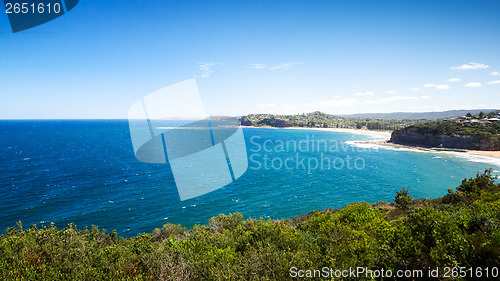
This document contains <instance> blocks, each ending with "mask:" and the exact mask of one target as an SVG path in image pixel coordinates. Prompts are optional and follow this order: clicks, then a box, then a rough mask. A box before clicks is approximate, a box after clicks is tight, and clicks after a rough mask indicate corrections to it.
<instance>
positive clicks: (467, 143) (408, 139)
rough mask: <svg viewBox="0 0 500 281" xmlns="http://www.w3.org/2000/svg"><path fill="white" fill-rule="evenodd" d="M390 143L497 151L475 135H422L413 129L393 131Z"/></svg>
mask: <svg viewBox="0 0 500 281" xmlns="http://www.w3.org/2000/svg"><path fill="white" fill-rule="evenodd" d="M390 141H391V142H393V143H397V144H403V145H414V146H423V147H444V148H459V149H475V150H499V149H498V147H495V145H494V144H493V143H492V141H491V140H490V139H488V138H480V137H478V136H475V135H460V134H449V135H445V134H433V133H422V132H419V131H418V130H417V128H414V127H408V128H405V129H402V130H396V131H394V132H393V133H392V135H391V140H390Z"/></svg>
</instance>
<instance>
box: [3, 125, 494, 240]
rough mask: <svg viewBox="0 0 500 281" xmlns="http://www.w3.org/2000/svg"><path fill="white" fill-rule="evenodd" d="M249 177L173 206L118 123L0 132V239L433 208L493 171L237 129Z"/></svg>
mask: <svg viewBox="0 0 500 281" xmlns="http://www.w3.org/2000/svg"><path fill="white" fill-rule="evenodd" d="M243 132H244V136H245V141H246V147H247V153H248V170H247V171H246V172H245V174H244V175H243V176H241V177H240V178H238V179H236V180H235V181H234V182H233V183H231V184H229V185H227V186H225V187H223V188H220V189H218V190H215V191H213V192H211V193H208V194H205V195H202V196H199V197H196V198H193V199H189V200H185V201H181V200H180V199H179V195H178V192H177V188H176V185H175V182H174V180H173V175H172V172H171V170H170V168H169V165H168V164H147V163H142V162H139V161H138V160H137V159H136V158H135V155H134V151H133V149H132V144H131V140H130V135H129V127H128V122H127V120H0V133H1V137H0V195H1V196H0V233H3V232H4V231H5V230H6V229H7V228H8V227H11V226H14V225H15V224H16V223H17V222H18V221H22V223H23V225H24V226H25V227H26V226H29V225H31V224H36V225H38V226H40V225H41V223H42V222H44V223H45V224H49V223H50V222H54V223H55V224H56V226H58V227H60V228H62V227H65V226H66V225H67V224H68V223H75V224H76V225H77V227H79V228H84V227H85V226H88V227H90V226H92V225H96V226H98V227H99V228H101V229H107V230H108V231H111V230H113V229H116V230H117V231H118V233H119V234H120V235H122V236H134V235H137V234H139V233H143V232H151V231H152V230H153V229H154V228H160V227H161V226H162V225H163V224H165V223H174V224H181V225H183V226H185V227H188V228H190V227H192V226H193V225H195V224H208V220H209V218H210V217H213V216H217V215H219V214H228V213H234V212H241V213H242V214H243V216H244V217H245V218H248V217H252V218H260V217H263V218H266V219H267V218H271V219H283V218H292V217H294V216H300V215H301V214H307V213H309V212H311V211H313V210H323V209H325V208H341V207H343V206H345V205H346V204H349V203H352V202H362V201H366V202H369V203H375V202H377V201H393V200H394V196H395V194H396V191H397V190H399V189H401V188H403V187H407V188H408V189H409V190H410V194H411V195H413V196H414V198H437V197H440V196H443V195H445V194H446V193H447V190H448V189H449V188H455V187H456V186H457V185H459V184H460V182H461V181H462V179H463V178H465V177H473V176H475V174H476V173H477V172H482V171H483V170H484V169H486V168H490V167H491V168H493V169H494V170H495V172H496V173H497V174H498V172H499V170H500V166H499V164H500V163H499V162H498V161H497V160H495V159H492V158H488V157H479V156H471V155H469V154H466V153H453V152H424V151H418V150H412V149H404V148H394V147H382V146H377V145H373V144H359V143H357V141H366V140H373V139H380V138H381V137H380V136H379V135H366V134H355V133H348V132H333V131H322V130H308V129H265V128H244V129H243Z"/></svg>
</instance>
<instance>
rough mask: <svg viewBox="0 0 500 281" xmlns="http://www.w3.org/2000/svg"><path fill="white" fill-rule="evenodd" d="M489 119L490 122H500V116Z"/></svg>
mask: <svg viewBox="0 0 500 281" xmlns="http://www.w3.org/2000/svg"><path fill="white" fill-rule="evenodd" d="M488 121H490V122H500V118H489V119H488Z"/></svg>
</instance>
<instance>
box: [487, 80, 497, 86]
mask: <svg viewBox="0 0 500 281" xmlns="http://www.w3.org/2000/svg"><path fill="white" fill-rule="evenodd" d="M486 84H490V85H493V84H500V80H495V81H490V82H488V83H486Z"/></svg>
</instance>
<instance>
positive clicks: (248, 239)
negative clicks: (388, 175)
mask: <svg viewBox="0 0 500 281" xmlns="http://www.w3.org/2000/svg"><path fill="white" fill-rule="evenodd" d="M495 180H496V177H494V176H493V175H492V173H491V170H487V171H485V172H484V173H482V174H478V175H477V177H476V178H470V179H464V181H463V182H462V184H461V185H460V186H458V187H457V188H456V190H454V191H453V190H449V193H448V195H446V196H444V197H443V198H439V199H434V200H424V199H415V200H412V199H411V198H410V197H409V195H408V192H405V190H403V191H401V192H400V193H398V194H399V198H400V199H402V201H401V202H405V203H403V204H405V205H404V206H405V209H406V211H402V210H401V209H399V208H394V203H384V202H380V203H377V204H373V205H370V204H368V203H364V202H363V203H353V204H349V205H347V206H345V207H344V208H343V209H340V210H331V209H327V210H324V211H322V212H320V211H314V212H311V213H309V214H307V215H302V216H300V217H295V218H293V219H286V220H270V219H269V220H264V219H262V218H261V219H247V220H244V219H243V216H242V215H241V214H230V215H219V216H217V217H214V218H212V219H210V223H209V225H207V226H201V225H197V226H194V227H193V228H192V229H191V230H189V231H188V230H186V229H185V228H183V227H181V226H178V225H172V224H167V225H164V226H163V228H162V229H156V230H154V232H153V233H147V234H142V235H139V236H136V237H132V238H120V237H118V235H117V234H116V232H111V233H109V234H106V233H105V231H100V230H99V229H98V228H97V227H92V229H90V230H88V229H83V230H80V229H77V228H76V227H75V226H74V225H69V226H68V227H66V228H64V229H60V230H58V229H57V228H56V227H55V226H54V225H52V224H51V225H49V226H43V227H40V228H38V227H36V226H32V227H30V228H28V229H24V228H23V227H22V225H21V223H19V224H18V227H17V228H16V227H12V228H9V229H8V230H7V232H6V233H5V234H3V235H2V236H0V279H2V280H8V279H26V280H61V279H65V280H116V279H121V280H289V279H291V278H290V277H289V274H290V271H289V270H290V267H292V266H295V267H297V268H301V269H321V268H322V267H325V266H326V267H331V268H334V269H348V268H349V267H357V266H362V267H368V268H370V269H380V268H384V269H391V270H397V269H424V271H425V272H427V269H428V267H433V268H435V267H444V266H463V267H466V268H470V267H476V266H480V267H482V268H486V267H490V268H491V267H498V266H499V264H500V229H499V226H500V185H499V184H495ZM401 202H400V203H398V204H401ZM442 273H443V272H442V271H441V274H442ZM441 279H442V278H441ZM458 279H459V278H458ZM487 279H488V278H485V276H483V277H482V278H481V280H487ZM360 280H363V278H360ZM491 280H497V279H496V278H491Z"/></svg>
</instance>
